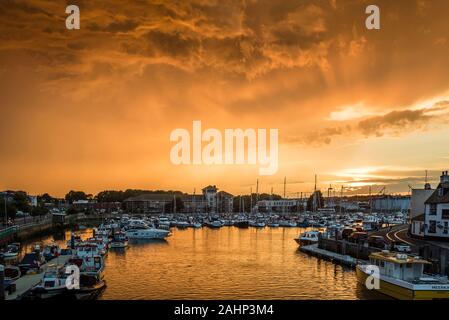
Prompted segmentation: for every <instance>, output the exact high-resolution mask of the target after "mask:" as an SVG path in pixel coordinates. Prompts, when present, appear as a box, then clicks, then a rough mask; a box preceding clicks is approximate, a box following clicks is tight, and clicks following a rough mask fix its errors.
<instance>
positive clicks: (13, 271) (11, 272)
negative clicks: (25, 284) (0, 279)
mask: <svg viewBox="0 0 449 320" xmlns="http://www.w3.org/2000/svg"><path fill="white" fill-rule="evenodd" d="M4 272H5V279H4V280H5V281H16V280H17V279H19V278H20V276H21V275H22V273H21V272H20V268H19V267H16V266H5V271H4Z"/></svg>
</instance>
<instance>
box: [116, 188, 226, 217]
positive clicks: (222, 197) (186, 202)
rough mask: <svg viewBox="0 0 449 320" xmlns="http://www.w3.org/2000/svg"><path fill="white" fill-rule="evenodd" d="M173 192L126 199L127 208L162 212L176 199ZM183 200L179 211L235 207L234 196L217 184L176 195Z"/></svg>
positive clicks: (206, 210) (220, 211) (222, 210)
mask: <svg viewBox="0 0 449 320" xmlns="http://www.w3.org/2000/svg"><path fill="white" fill-rule="evenodd" d="M174 196H175V194H173V193H159V194H154V193H152V194H142V195H140V196H137V197H131V198H128V199H126V200H124V206H125V210H126V211H128V212H139V213H162V212H165V211H166V210H165V209H166V206H167V205H171V204H172V202H173V200H174ZM176 199H180V201H181V202H182V204H183V205H182V210H180V211H179V212H178V213H217V212H218V213H229V212H232V209H233V199H234V196H233V195H232V194H230V193H228V192H225V191H219V192H218V188H217V187H216V186H207V187H205V188H203V189H202V194H199V195H196V194H182V195H176Z"/></svg>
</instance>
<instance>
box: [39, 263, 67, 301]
mask: <svg viewBox="0 0 449 320" xmlns="http://www.w3.org/2000/svg"><path fill="white" fill-rule="evenodd" d="M66 280H67V274H66V273H65V268H64V267H63V268H57V267H49V268H48V269H47V271H46V272H45V273H44V276H43V278H42V280H41V281H40V283H38V284H37V285H36V286H35V287H34V288H32V289H31V294H32V295H33V296H34V297H37V298H39V299H50V298H53V297H56V296H58V295H62V294H64V293H65V292H67V286H66Z"/></svg>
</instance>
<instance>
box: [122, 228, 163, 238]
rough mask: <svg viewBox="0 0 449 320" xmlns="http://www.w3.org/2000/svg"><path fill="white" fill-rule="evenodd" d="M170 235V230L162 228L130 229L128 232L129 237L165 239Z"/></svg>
mask: <svg viewBox="0 0 449 320" xmlns="http://www.w3.org/2000/svg"><path fill="white" fill-rule="evenodd" d="M169 235H170V231H167V230H162V229H151V230H146V229H144V230H129V231H127V232H126V236H127V237H128V239H164V238H166V237H168V236H169Z"/></svg>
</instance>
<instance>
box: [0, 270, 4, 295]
mask: <svg viewBox="0 0 449 320" xmlns="http://www.w3.org/2000/svg"><path fill="white" fill-rule="evenodd" d="M4 281H5V267H4V266H3V265H1V264H0V301H2V300H5V287H4Z"/></svg>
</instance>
